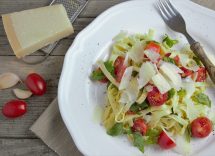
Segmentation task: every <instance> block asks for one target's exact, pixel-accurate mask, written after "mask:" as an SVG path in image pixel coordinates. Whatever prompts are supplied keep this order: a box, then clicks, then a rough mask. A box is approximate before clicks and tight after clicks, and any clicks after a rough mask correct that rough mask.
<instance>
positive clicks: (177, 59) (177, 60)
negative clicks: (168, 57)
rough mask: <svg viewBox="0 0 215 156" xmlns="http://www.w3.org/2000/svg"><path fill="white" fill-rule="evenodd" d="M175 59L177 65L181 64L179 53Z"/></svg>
mask: <svg viewBox="0 0 215 156" xmlns="http://www.w3.org/2000/svg"><path fill="white" fill-rule="evenodd" d="M173 59H174V61H175V63H176V64H177V65H179V63H180V57H179V56H178V55H176V56H175V57H174V58H173Z"/></svg>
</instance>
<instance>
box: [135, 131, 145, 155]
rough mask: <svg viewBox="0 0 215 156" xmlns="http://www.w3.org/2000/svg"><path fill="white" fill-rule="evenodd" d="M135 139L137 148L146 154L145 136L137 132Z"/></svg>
mask: <svg viewBox="0 0 215 156" xmlns="http://www.w3.org/2000/svg"><path fill="white" fill-rule="evenodd" d="M133 138H134V142H133V144H134V146H135V147H137V148H138V149H139V150H140V151H141V152H144V145H145V142H144V138H143V136H142V135H141V134H140V133H139V132H135V133H134V134H133Z"/></svg>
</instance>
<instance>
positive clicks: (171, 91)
mask: <svg viewBox="0 0 215 156" xmlns="http://www.w3.org/2000/svg"><path fill="white" fill-rule="evenodd" d="M174 95H175V89H174V88H172V89H170V90H169V91H168V99H171V98H172V97H173V96H174Z"/></svg>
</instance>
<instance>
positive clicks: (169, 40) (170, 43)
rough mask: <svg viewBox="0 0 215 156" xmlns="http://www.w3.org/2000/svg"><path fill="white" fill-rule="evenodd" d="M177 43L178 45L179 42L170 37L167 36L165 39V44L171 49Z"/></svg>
mask: <svg viewBox="0 0 215 156" xmlns="http://www.w3.org/2000/svg"><path fill="white" fill-rule="evenodd" d="M177 43H178V40H173V39H171V38H170V37H169V36H168V35H165V37H164V39H163V44H164V45H165V46H167V47H169V48H172V47H173V46H174V45H175V44H177Z"/></svg>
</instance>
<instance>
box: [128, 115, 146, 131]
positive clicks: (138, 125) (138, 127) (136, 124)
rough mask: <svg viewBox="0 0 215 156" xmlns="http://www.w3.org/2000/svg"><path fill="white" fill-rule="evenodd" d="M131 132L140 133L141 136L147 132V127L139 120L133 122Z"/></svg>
mask: <svg viewBox="0 0 215 156" xmlns="http://www.w3.org/2000/svg"><path fill="white" fill-rule="evenodd" d="M132 131H133V132H140V133H141V134H142V135H145V134H146V131H147V125H146V123H145V121H144V120H143V119H141V118H138V119H135V120H134V125H133V127H132Z"/></svg>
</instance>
